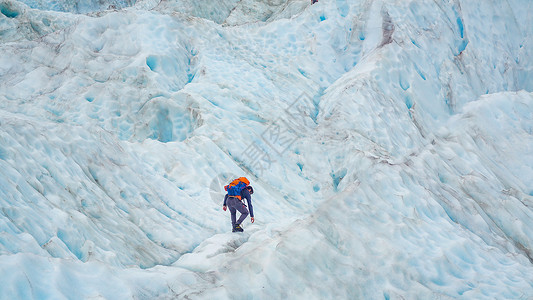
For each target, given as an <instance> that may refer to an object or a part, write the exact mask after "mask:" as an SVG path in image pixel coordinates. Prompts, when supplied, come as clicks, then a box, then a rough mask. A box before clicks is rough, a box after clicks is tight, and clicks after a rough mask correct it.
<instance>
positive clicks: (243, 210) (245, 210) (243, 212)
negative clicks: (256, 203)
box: [235, 201, 249, 225]
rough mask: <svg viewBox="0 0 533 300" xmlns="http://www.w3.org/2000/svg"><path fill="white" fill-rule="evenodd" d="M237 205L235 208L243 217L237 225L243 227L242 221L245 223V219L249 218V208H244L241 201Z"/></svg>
mask: <svg viewBox="0 0 533 300" xmlns="http://www.w3.org/2000/svg"><path fill="white" fill-rule="evenodd" d="M236 204H237V205H235V208H236V209H237V210H238V211H239V212H240V213H241V216H240V218H239V219H238V220H237V222H236V224H237V225H241V223H242V221H244V219H246V217H248V214H249V212H248V208H246V206H244V204H242V202H241V201H238V202H237V203H236Z"/></svg>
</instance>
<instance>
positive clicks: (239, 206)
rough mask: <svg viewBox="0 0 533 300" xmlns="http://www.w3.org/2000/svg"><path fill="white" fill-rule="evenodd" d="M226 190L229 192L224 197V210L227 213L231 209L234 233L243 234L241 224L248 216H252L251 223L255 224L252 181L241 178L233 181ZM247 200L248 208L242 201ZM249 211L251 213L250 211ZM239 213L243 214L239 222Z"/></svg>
mask: <svg viewBox="0 0 533 300" xmlns="http://www.w3.org/2000/svg"><path fill="white" fill-rule="evenodd" d="M224 189H225V190H226V191H227V192H228V193H227V194H226V196H224V204H223V206H222V209H223V210H224V211H226V209H228V208H229V212H230V214H231V226H232V230H231V231H232V232H242V231H244V229H242V227H241V224H242V222H243V221H244V219H246V217H247V216H248V214H249V215H250V221H251V222H252V223H253V222H254V221H255V219H254V208H253V206H252V197H251V195H252V194H253V193H254V189H253V188H252V186H251V185H250V181H249V180H248V179H247V178H246V177H239V178H237V179H235V180H233V181H232V182H231V183H230V184H228V185H226V186H225V187H224ZM243 198H245V199H246V202H248V208H246V205H245V204H244V203H243V201H242V199H243ZM248 209H249V211H248ZM237 211H239V212H240V213H241V216H240V217H239V219H238V220H237Z"/></svg>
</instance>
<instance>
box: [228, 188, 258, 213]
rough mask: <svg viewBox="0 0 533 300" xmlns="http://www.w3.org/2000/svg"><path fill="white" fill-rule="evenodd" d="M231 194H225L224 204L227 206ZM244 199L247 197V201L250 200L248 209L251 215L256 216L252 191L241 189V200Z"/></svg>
mask: <svg viewBox="0 0 533 300" xmlns="http://www.w3.org/2000/svg"><path fill="white" fill-rule="evenodd" d="M228 197H229V195H228V194H226V196H224V206H226V201H227V200H228ZM242 199H246V202H248V210H249V211H250V217H252V218H253V217H254V207H253V206H252V196H251V195H250V192H249V191H248V189H246V188H245V189H242V190H241V201H242Z"/></svg>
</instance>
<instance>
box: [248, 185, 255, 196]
mask: <svg viewBox="0 0 533 300" xmlns="http://www.w3.org/2000/svg"><path fill="white" fill-rule="evenodd" d="M246 188H247V189H248V192H250V195H251V194H253V193H254V188H253V187H252V186H251V185H249V186H247V187H246Z"/></svg>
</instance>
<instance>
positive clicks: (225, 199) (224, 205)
mask: <svg viewBox="0 0 533 300" xmlns="http://www.w3.org/2000/svg"><path fill="white" fill-rule="evenodd" d="M227 200H228V194H226V196H224V204H222V209H223V210H224V211H226V201H227Z"/></svg>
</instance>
